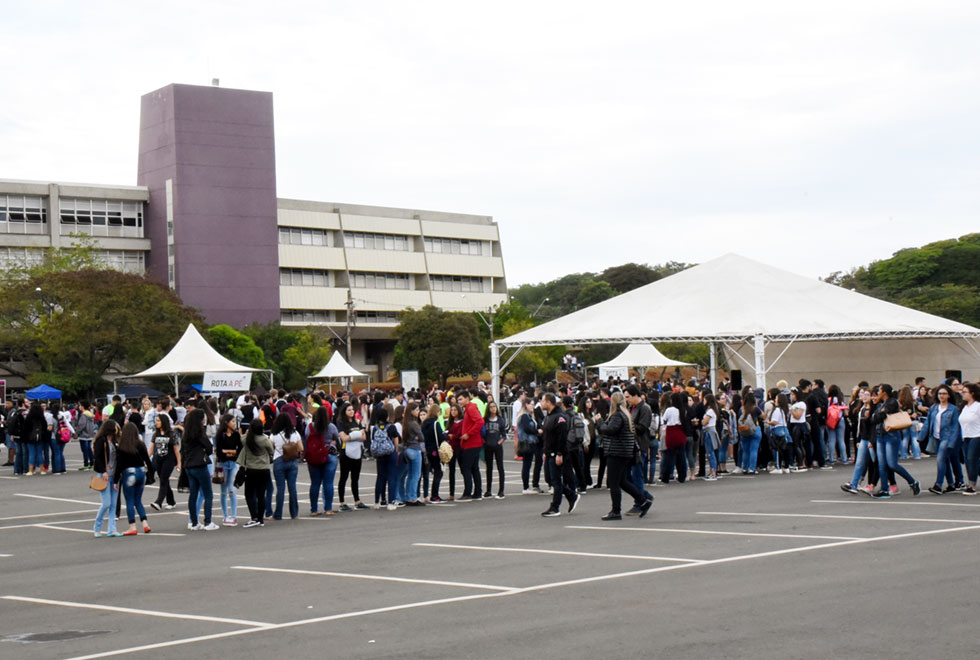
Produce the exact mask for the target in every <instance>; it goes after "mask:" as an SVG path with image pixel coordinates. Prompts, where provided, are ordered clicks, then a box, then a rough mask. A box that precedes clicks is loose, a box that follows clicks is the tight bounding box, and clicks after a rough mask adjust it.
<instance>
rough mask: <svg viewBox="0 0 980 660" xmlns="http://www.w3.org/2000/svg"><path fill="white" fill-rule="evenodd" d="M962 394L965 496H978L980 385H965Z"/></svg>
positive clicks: (961, 425) (961, 426) (961, 414)
mask: <svg viewBox="0 0 980 660" xmlns="http://www.w3.org/2000/svg"><path fill="white" fill-rule="evenodd" d="M960 394H961V395H962V397H963V408H962V409H961V410H960V418H959V423H960V436H962V438H963V450H964V454H965V458H966V480H967V482H968V483H967V485H966V487H965V488H964V489H963V494H964V495H976V494H977V474H978V472H980V385H978V384H977V383H963V389H962V390H961V392H960Z"/></svg>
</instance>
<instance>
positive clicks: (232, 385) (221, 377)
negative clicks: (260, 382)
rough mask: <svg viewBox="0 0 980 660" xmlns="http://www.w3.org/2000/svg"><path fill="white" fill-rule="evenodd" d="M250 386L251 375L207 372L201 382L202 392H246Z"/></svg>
mask: <svg viewBox="0 0 980 660" xmlns="http://www.w3.org/2000/svg"><path fill="white" fill-rule="evenodd" d="M251 386H252V374H235V373H226V372H223V371H208V372H205V374H204V380H203V381H201V391H203V392H248V390H249V389H250V388H251Z"/></svg>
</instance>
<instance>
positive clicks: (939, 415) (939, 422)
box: [932, 403, 965, 440]
mask: <svg viewBox="0 0 980 660" xmlns="http://www.w3.org/2000/svg"><path fill="white" fill-rule="evenodd" d="M947 410H949V404H948V403H947V404H946V407H945V408H944V407H943V406H939V407H938V408H936V416H935V417H934V418H933V419H932V437H934V438H936V439H937V440H938V439H939V434H940V432H941V430H942V427H943V413H945V412H946V411H947ZM961 426H962V425H961ZM964 437H965V436H964Z"/></svg>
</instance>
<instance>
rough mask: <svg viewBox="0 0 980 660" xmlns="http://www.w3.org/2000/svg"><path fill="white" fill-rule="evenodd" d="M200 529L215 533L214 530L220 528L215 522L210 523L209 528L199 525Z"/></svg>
mask: <svg viewBox="0 0 980 660" xmlns="http://www.w3.org/2000/svg"><path fill="white" fill-rule="evenodd" d="M198 527H200V528H201V529H203V530H204V531H205V532H213V531H214V530H216V529H218V526H217V525H215V524H214V523H213V522H210V523H208V525H207V527H204V526H202V525H198Z"/></svg>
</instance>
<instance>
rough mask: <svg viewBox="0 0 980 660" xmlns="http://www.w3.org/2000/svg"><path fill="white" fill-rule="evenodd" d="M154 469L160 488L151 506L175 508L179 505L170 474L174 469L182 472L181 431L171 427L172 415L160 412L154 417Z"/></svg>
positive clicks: (158, 508) (155, 507)
mask: <svg viewBox="0 0 980 660" xmlns="http://www.w3.org/2000/svg"><path fill="white" fill-rule="evenodd" d="M153 426H154V431H153V437H152V439H153V445H152V446H153V456H152V458H151V460H152V462H153V470H154V472H156V474H157V479H158V483H159V490H158V491H157V497H156V499H155V500H154V501H152V502H150V506H151V507H153V508H154V509H156V510H157V511H159V510H160V509H162V508H163V507H164V506H165V507H166V508H167V509H173V508H174V507H176V506H177V500H176V499H175V498H174V491H173V488H171V487H170V475H171V474H173V471H174V469H176V470H177V472H178V473H180V431H179V430H177V429H172V428H171V422H170V415H167V414H160V415H156V416H154V418H153Z"/></svg>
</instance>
